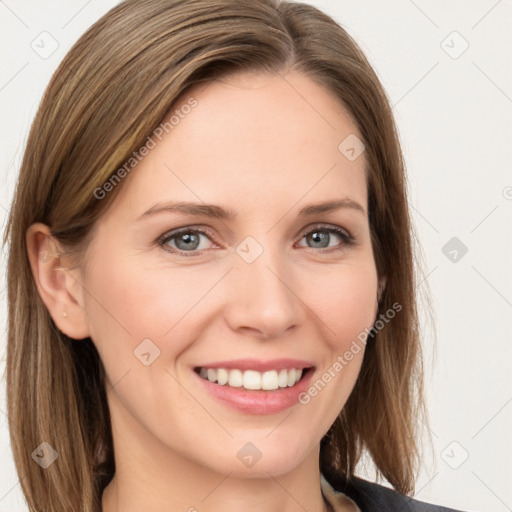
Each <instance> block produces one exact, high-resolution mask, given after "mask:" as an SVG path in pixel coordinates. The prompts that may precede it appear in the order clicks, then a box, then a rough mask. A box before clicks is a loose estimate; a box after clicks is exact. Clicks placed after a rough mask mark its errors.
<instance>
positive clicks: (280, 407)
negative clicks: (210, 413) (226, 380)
mask: <svg viewBox="0 0 512 512" xmlns="http://www.w3.org/2000/svg"><path fill="white" fill-rule="evenodd" d="M313 371H314V368H310V369H309V370H308V371H307V372H306V374H305V375H304V376H303V378H302V379H301V380H299V382H297V384H294V385H293V386H290V387H289V388H278V389H274V390H269V391H267V390H257V389H255V390H250V389H244V388H242V387H239V388H233V387H231V386H228V385H227V384H226V385H224V386H221V385H220V384H216V383H214V382H210V381H209V380H206V379H203V378H202V377H201V376H199V374H197V373H196V372H195V371H194V372H193V373H194V375H196V377H197V378H198V379H199V380H200V381H201V382H202V383H203V386H204V387H205V389H206V390H207V391H208V392H209V393H210V394H212V395H213V396H214V397H215V398H217V399H218V400H221V401H222V402H223V403H226V404H227V405H229V406H231V407H233V408H234V409H237V410H238V411H242V412H246V413H249V414H276V413H278V412H282V411H284V410H286V409H288V408H290V407H293V406H294V405H297V404H298V403H299V395H300V394H301V393H302V392H304V391H305V390H306V389H307V388H308V386H309V382H310V381H311V377H312V375H313Z"/></svg>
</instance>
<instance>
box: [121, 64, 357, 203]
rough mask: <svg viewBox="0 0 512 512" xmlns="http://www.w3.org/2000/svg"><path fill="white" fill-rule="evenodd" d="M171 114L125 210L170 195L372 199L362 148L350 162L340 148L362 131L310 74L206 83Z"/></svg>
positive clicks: (129, 182) (124, 198)
mask: <svg viewBox="0 0 512 512" xmlns="http://www.w3.org/2000/svg"><path fill="white" fill-rule="evenodd" d="M187 105H188V107H186V106H187ZM190 105H194V106H193V107H190ZM185 107H186V108H185ZM171 119H172V123H170V124H168V125H167V128H168V129H167V130H164V131H163V133H162V135H161V140H158V138H156V137H153V139H154V140H155V142H156V144H155V147H154V148H153V149H151V151H150V152H149V154H148V155H147V156H145V157H144V158H143V159H142V160H141V162H140V163H139V164H138V165H137V166H136V167H135V168H134V169H133V171H132V172H131V173H130V174H129V176H128V177H127V178H126V183H124V184H123V190H122V191H120V192H121V193H120V197H119V201H120V202H122V203H123V204H124V206H125V207H126V208H124V209H125V211H127V212H128V211H130V210H132V211H139V213H140V210H142V209H144V208H147V206H148V203H149V202H153V203H154V202H157V201H166V200H170V199H174V200H191V201H197V200H200V201H204V202H207V203H219V202H222V203H229V206H230V207H232V208H236V209H237V210H243V208H244V207H253V208H266V207H267V206H268V205H270V204H275V203H276V201H277V202H278V203H279V204H282V205H283V206H285V205H288V206H289V207H291V206H292V205H293V204H297V203H298V202H300V199H301V197H303V196H304V195H305V194H307V195H308V197H307V199H308V202H310V201H312V200H314V199H325V196H326V194H328V196H329V197H328V198H329V199H331V198H336V197H341V196H346V195H350V196H351V197H353V198H354V199H356V200H358V201H359V202H360V203H361V204H363V206H364V207H365V208H366V179H365V161H364V154H362V155H361V157H359V158H357V159H356V160H354V161H350V160H349V159H347V158H346V156H345V155H344V154H343V153H342V152H341V151H340V149H339V146H340V143H341V142H342V141H344V140H345V139H346V138H347V137H349V136H357V137H358V138H361V136H360V134H359V131H358V128H357V125H356V124H355V122H354V121H353V120H352V118H351V117H350V115H349V114H348V112H347V111H346V109H345V107H344V106H343V105H342V104H341V102H340V101H339V100H338V99H337V98H336V97H335V96H334V95H333V94H332V93H331V92H330V91H328V90H327V89H326V88H325V87H323V86H321V85H319V84H317V83H315V82H314V81H313V80H311V79H310V78H309V77H306V76H305V75H302V74H300V73H298V72H296V71H292V72H289V73H287V74H284V73H283V74H276V75H269V74H261V73H260V74H257V73H245V74H239V75H231V76H228V77H225V78H222V79H221V80H218V81H215V82H211V83H208V84H200V85H197V86H195V87H193V88H191V89H189V90H188V91H187V92H186V94H184V95H183V96H182V98H180V100H179V101H178V102H177V103H176V104H175V106H174V107H173V108H172V110H171V112H169V115H168V116H167V118H166V121H167V122H169V120H171ZM164 121H165V120H164ZM161 131H162V130H161Z"/></svg>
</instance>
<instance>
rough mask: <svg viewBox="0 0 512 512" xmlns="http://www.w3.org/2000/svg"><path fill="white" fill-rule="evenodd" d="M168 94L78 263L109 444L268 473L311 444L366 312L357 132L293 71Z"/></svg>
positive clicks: (346, 376) (329, 412)
mask: <svg viewBox="0 0 512 512" xmlns="http://www.w3.org/2000/svg"><path fill="white" fill-rule="evenodd" d="M191 97H193V98H194V99H195V100H196V101H197V104H195V102H193V101H191V102H190V103H188V104H189V105H191V104H192V103H193V104H194V105H195V106H193V107H191V108H181V107H180V105H181V106H182V105H185V104H187V102H188V101H189V100H190V98H191ZM176 109H178V111H179V112H178V114H176V113H175V116H176V115H177V117H175V118H174V121H173V123H172V126H173V128H172V130H168V131H169V133H165V130H164V132H163V136H162V135H161V139H162V140H161V141H160V140H159V139H158V138H157V137H155V136H153V139H154V141H156V147H152V148H151V149H150V150H149V152H148V154H147V155H146V156H145V157H144V158H142V160H141V162H140V163H139V164H138V165H136V167H134V168H133V169H132V170H131V172H130V173H129V174H128V176H127V177H125V178H124V183H122V184H121V185H117V186H122V190H119V195H118V197H117V198H116V200H115V201H114V203H113V204H112V206H111V208H110V209H109V210H108V211H107V212H106V213H105V214H104V215H103V216H102V218H101V219H100V220H99V222H98V224H97V231H96V232H95V236H94V238H93V240H92V242H91V245H90V246H89V248H88V252H87V267H86V270H85V271H84V275H83V276H82V278H81V279H82V285H83V290H82V296H81V304H82V306H83V311H84V314H85V317H86V321H87V323H88V328H89V331H90V336H91V338H92V340H93V342H94V343H95V345H96V346H97V348H98V351H99V353H100V356H101V358H102V361H103V363H104V366H105V369H106V373H107V377H108V381H109V382H108V385H107V391H108V397H109V405H110V408H111V416H112V421H113V428H114V439H115V443H116V457H124V458H125V460H130V461H136V462H137V463H141V464H144V463H146V462H147V464H148V467H153V468H154V467H155V464H156V465H159V470H160V469H162V467H161V466H162V465H165V464H167V461H173V463H175V462H176V461H177V460H178V459H179V460H181V461H182V462H183V463H184V464H185V463H187V464H188V463H191V464H197V465H200V466H203V467H206V468H210V469H212V470H215V471H217V472H220V473H224V474H227V473H228V472H231V473H232V474H233V475H236V474H238V475H242V476H243V475H248V476H257V475H259V476H263V475H265V476H266V475H267V472H271V473H272V474H273V475H279V474H282V473H284V472H287V471H289V470H291V469H292V468H295V467H297V466H299V465H300V464H301V463H302V462H304V461H305V460H307V458H308V457H310V459H309V460H311V458H316V461H318V451H317V450H318V448H319V442H320V440H321V438H322V436H323V435H324V434H325V433H326V432H327V430H328V429H329V427H330V426H331V424H332V423H333V421H334V420H335V418H336V416H337V415H338V414H339V412H340V410H341V409H342V408H343V406H344V404H345V402H346V400H347V398H348V396H349V394H350V392H351V390H352V388H353V386H354V383H355V381H356V378H357V375H358V373H359V370H360V366H361V362H362V358H363V353H364V350H359V351H358V352H356V351H355V350H352V358H351V360H350V361H347V358H346V357H344V354H345V353H346V352H347V351H351V346H352V347H353V346H354V345H353V341H354V340H357V337H358V335H359V334H360V333H361V332H362V331H364V329H365V328H369V327H371V325H372V324H373V321H374V319H375V315H376V312H377V302H376V297H377V273H376V267H375V262H374V258H373V254H372V247H371V242H370V231H369V224H368V216H367V209H368V205H367V188H366V179H365V171H364V156H365V155H364V152H363V153H362V154H361V155H360V156H359V157H357V158H354V157H355V156H357V152H358V151H359V149H360V148H358V147H357V146H354V141H356V142H357V140H356V139H355V138H354V137H355V136H358V137H359V138H361V136H360V135H359V133H358V130H357V128H356V125H355V124H354V122H352V120H351V119H350V117H349V116H348V115H347V113H346V112H345V111H344V110H343V109H342V108H341V106H340V105H339V103H338V101H337V100H336V98H335V97H333V96H332V95H331V94H330V93H329V92H327V91H326V90H325V89H324V88H322V87H321V86H319V85H317V84H315V83H314V82H313V81H311V80H310V79H309V78H307V77H305V76H304V75H302V74H299V73H298V72H290V73H288V74H287V75H286V76H285V77H282V76H281V75H276V76H268V75H240V76H235V77H230V78H229V79H225V80H224V81H221V82H215V83H210V84H208V85H206V86H204V85H202V86H196V87H195V88H194V89H192V90H191V91H190V93H189V94H187V95H186V96H185V97H184V99H183V100H182V101H181V102H180V104H178V105H176V107H175V109H173V113H174V112H175V110H176ZM177 119H179V121H177ZM168 128H169V125H168ZM159 133H160V132H159ZM347 137H349V139H347ZM345 139H347V141H346V142H344V143H343V144H342V145H341V149H339V146H340V144H341V143H342V142H343V141H345ZM150 145H151V146H153V144H150ZM351 147H354V148H355V151H351V149H350V148H351ZM340 201H341V202H342V203H339V205H338V207H337V208H334V209H330V208H329V209H327V208H325V209H323V210H325V211H323V210H322V208H318V207H316V208H312V206H318V205H321V204H324V203H331V202H340ZM171 204H174V205H176V204H179V205H181V209H180V208H171V207H170V205H171ZM166 207H169V208H168V209H166ZM148 211H149V213H148ZM229 213H231V214H232V217H231V216H229ZM178 229H179V230H180V232H181V234H180V235H179V234H178ZM336 230H339V232H337V231H336ZM159 241H160V242H159ZM77 342H78V341H77ZM360 346H361V344H360V343H359V347H360ZM339 358H343V360H344V361H345V363H344V364H343V365H342V369H341V370H338V371H333V368H334V367H335V363H336V362H337V361H338V362H339V361H340V359H339ZM239 360H243V361H239ZM336 367H337V368H339V366H336ZM200 368H205V369H206V368H210V372H209V373H210V376H211V377H212V378H218V379H220V380H221V381H222V380H223V379H226V378H228V379H229V380H228V382H227V383H226V384H223V385H222V384H220V383H218V382H217V383H213V382H209V381H208V380H207V379H204V378H202V377H201V376H200V374H199V373H200V370H199V369H200ZM215 368H224V369H226V371H224V372H223V371H220V372H214V371H212V369H215ZM229 368H231V369H230V371H229V372H228V371H227V369H229ZM291 368H297V369H303V368H304V369H305V368H310V369H309V370H308V371H304V372H303V377H302V380H301V381H299V382H298V384H295V385H291V386H290V387H280V388H279V389H277V390H275V389H270V390H255V389H252V390H245V389H244V388H243V387H240V383H241V382H244V383H245V385H247V386H248V387H252V386H255V387H258V386H259V385H261V382H260V381H261V379H262V380H263V381H264V384H265V386H266V387H270V388H272V387H275V386H276V385H278V386H279V385H281V386H283V385H284V386H288V384H293V382H295V381H294V376H293V373H294V372H292V371H286V372H283V371H282V370H287V369H291ZM329 369H331V378H330V379H328V378H327V377H324V378H322V375H323V374H324V372H326V371H328V370H329ZM237 370H241V371H237ZM245 370H260V371H261V372H260V373H255V372H251V371H249V372H248V373H246V374H245V375H244V371H245ZM206 373H208V372H206ZM203 374H204V370H203ZM244 379H245V381H244ZM288 379H289V380H290V382H287V381H288ZM318 381H320V384H318ZM230 382H231V383H232V384H233V386H230V385H229V383H230ZM315 383H317V393H316V395H315V393H314V392H313V393H308V390H309V389H310V388H311V387H312V386H313V387H314V384H315ZM299 393H300V398H301V400H299ZM313 395H315V396H313ZM181 467H185V466H181ZM191 467H192V466H191Z"/></svg>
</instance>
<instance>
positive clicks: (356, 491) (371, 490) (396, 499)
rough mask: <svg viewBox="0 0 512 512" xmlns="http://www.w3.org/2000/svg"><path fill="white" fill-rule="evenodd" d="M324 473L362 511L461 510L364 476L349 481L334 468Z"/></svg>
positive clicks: (420, 511) (334, 487) (412, 511)
mask: <svg viewBox="0 0 512 512" xmlns="http://www.w3.org/2000/svg"><path fill="white" fill-rule="evenodd" d="M322 474H323V476H324V478H325V479H326V480H327V482H328V483H329V484H330V486H331V487H332V489H333V490H334V492H336V491H338V492H342V493H343V494H345V495H346V496H348V497H349V498H350V499H351V500H352V501H353V502H354V503H355V504H356V505H357V506H358V507H359V508H360V510H361V512H460V511H457V510H455V509H452V508H446V507H441V506H438V505H430V504H428V503H424V502H422V501H418V500H415V499H413V498H409V497H408V496H404V495H403V494H400V493H398V492H397V491H394V490H393V489H389V488H388V487H384V486H382V485H379V484H376V483H373V482H368V481H367V480H363V479H362V478H357V477H352V478H351V479H350V482H347V480H346V479H345V477H344V476H343V475H341V474H339V473H338V472H336V471H334V470H332V469H325V470H324V471H322Z"/></svg>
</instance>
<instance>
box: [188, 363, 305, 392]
mask: <svg viewBox="0 0 512 512" xmlns="http://www.w3.org/2000/svg"><path fill="white" fill-rule="evenodd" d="M313 370H314V366H309V367H304V368H293V367H292V368H281V369H273V370H267V371H258V370H253V369H245V370H244V369H241V368H223V367H217V368H213V367H208V368H206V367H201V366H197V367H195V368H194V372H195V373H197V374H198V375H199V376H200V377H201V378H202V379H204V380H206V381H209V382H211V383H212V384H216V385H218V386H225V387H227V388H238V389H240V390H242V389H243V390H247V391H279V390H283V389H287V388H292V387H294V386H296V385H297V384H298V383H299V382H301V381H303V380H304V379H305V378H306V377H307V376H308V375H309V373H311V372H312V371H313Z"/></svg>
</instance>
